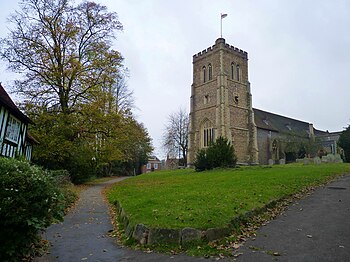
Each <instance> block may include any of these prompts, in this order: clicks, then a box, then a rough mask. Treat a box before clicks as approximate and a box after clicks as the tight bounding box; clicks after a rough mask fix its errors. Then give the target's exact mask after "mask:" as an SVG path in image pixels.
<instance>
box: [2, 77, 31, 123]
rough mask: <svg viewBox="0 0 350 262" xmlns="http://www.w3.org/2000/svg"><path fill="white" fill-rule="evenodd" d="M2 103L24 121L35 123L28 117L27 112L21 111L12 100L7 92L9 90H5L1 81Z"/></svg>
mask: <svg viewBox="0 0 350 262" xmlns="http://www.w3.org/2000/svg"><path fill="white" fill-rule="evenodd" d="M0 104H1V105H3V106H4V107H6V108H7V109H8V110H9V111H10V112H11V114H12V115H14V116H15V117H17V118H18V119H20V120H22V121H23V122H25V123H33V122H32V121H31V120H30V119H29V117H27V116H26V115H25V114H23V113H22V112H21V110H19V109H18V107H17V106H16V105H15V103H14V102H13V101H12V99H11V97H10V96H9V95H8V94H7V92H6V91H5V89H4V88H3V86H2V85H1V83H0Z"/></svg>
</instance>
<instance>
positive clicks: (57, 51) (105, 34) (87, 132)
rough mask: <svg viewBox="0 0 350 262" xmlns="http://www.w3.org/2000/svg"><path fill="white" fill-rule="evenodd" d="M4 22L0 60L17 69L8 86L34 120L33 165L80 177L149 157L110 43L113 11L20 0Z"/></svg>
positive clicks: (67, 1) (116, 26) (117, 26)
mask: <svg viewBox="0 0 350 262" xmlns="http://www.w3.org/2000/svg"><path fill="white" fill-rule="evenodd" d="M9 22H10V23H12V24H13V27H12V29H11V31H10V34H9V35H8V36H7V37H6V38H3V39H1V40H0V57H1V58H2V59H4V60H5V61H7V62H8V68H9V69H10V70H12V71H14V72H17V73H20V74H22V78H21V80H18V81H16V83H15V87H14V90H15V91H17V93H19V94H22V95H23V97H24V99H25V103H24V108H25V112H26V113H27V114H28V115H29V116H30V117H31V118H32V119H33V120H34V122H35V123H36V125H34V126H33V127H32V128H31V131H32V133H33V135H34V136H35V137H36V138H37V139H38V140H39V141H40V144H39V145H38V146H37V147H36V148H35V150H34V152H33V161H34V162H36V163H38V164H40V165H42V166H44V167H46V168H50V169H67V170H68V171H69V172H70V173H71V176H72V178H73V180H74V181H75V182H81V181H83V180H84V179H86V178H88V177H89V176H92V175H94V174H103V175H106V174H107V175H109V174H111V172H112V167H113V163H115V162H122V163H125V162H128V163H129V162H132V161H136V160H135V159H137V160H138V161H139V162H138V163H140V161H141V160H140V158H141V157H140V156H141V155H142V156H144V155H146V156H147V155H149V154H150V152H151V151H152V147H151V139H150V138H149V135H148V133H147V131H146V130H145V128H144V127H143V126H142V125H141V124H139V123H138V122H137V121H136V120H135V119H134V117H133V115H132V113H131V109H132V107H133V106H134V105H133V98H132V91H130V90H129V89H128V87H127V85H126V77H127V70H126V69H125V68H124V67H123V64H122V62H123V58H122V56H121V54H120V53H119V52H118V51H116V50H114V49H113V48H112V41H113V40H114V39H115V33H116V32H117V31H118V30H122V25H121V23H120V22H119V21H118V16H117V14H116V13H114V12H108V10H107V8H106V7H105V6H102V5H100V4H97V3H94V2H88V1H84V2H82V3H80V4H78V5H74V4H73V1H72V0H22V2H21V9H20V10H19V11H18V12H16V13H15V14H13V15H12V16H11V17H10V19H9ZM143 158H144V157H143ZM142 161H144V160H142ZM133 168H135V167H134V166H133Z"/></svg>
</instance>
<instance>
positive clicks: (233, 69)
mask: <svg viewBox="0 0 350 262" xmlns="http://www.w3.org/2000/svg"><path fill="white" fill-rule="evenodd" d="M231 78H232V80H234V79H235V63H233V62H232V63H231Z"/></svg>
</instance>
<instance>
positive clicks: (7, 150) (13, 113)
mask: <svg viewBox="0 0 350 262" xmlns="http://www.w3.org/2000/svg"><path fill="white" fill-rule="evenodd" d="M28 124H32V121H31V120H30V119H29V118H28V117H27V116H26V115H25V114H23V113H22V112H21V111H20V110H19V109H18V107H17V106H16V105H15V103H14V102H13V101H12V99H11V98H10V96H9V95H8V94H7V92H6V91H5V89H4V88H3V87H2V85H1V83H0V155H1V156H5V157H15V156H24V157H25V158H26V159H27V160H30V159H31V157H32V150H33V144H35V143H37V142H36V141H35V139H34V138H33V137H32V136H30V135H29V134H28Z"/></svg>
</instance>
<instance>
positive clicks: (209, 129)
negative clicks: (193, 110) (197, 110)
mask: <svg viewBox="0 0 350 262" xmlns="http://www.w3.org/2000/svg"><path fill="white" fill-rule="evenodd" d="M202 134H203V137H202V145H203V147H208V146H210V145H211V144H212V143H213V142H214V139H215V129H214V128H213V125H212V123H211V122H210V121H209V120H208V119H206V120H205V121H204V122H203V124H202Z"/></svg>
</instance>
